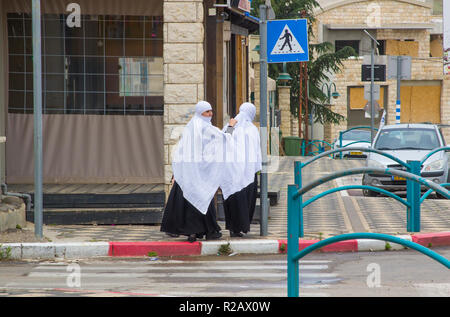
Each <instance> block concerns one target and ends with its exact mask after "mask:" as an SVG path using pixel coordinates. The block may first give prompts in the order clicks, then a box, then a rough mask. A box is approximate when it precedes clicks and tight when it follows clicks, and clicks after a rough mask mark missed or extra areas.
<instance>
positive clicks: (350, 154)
mask: <svg viewBox="0 0 450 317" xmlns="http://www.w3.org/2000/svg"><path fill="white" fill-rule="evenodd" d="M370 138H371V134H370V130H362V129H361V130H351V131H347V132H345V133H343V134H342V144H341V141H340V140H339V138H337V139H336V140H334V146H333V149H334V150H337V149H339V148H345V149H348V151H342V152H341V153H336V154H334V157H335V158H339V157H341V156H342V157H343V158H344V157H347V158H365V157H366V155H367V154H366V153H365V152H360V151H357V150H353V148H358V147H359V148H361V147H362V148H368V147H370Z"/></svg>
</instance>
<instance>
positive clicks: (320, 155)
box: [302, 147, 410, 169]
mask: <svg viewBox="0 0 450 317" xmlns="http://www.w3.org/2000/svg"><path fill="white" fill-rule="evenodd" d="M352 149H353V150H356V151H361V152H371V153H376V154H379V155H382V156H385V157H387V158H389V159H391V160H393V161H394V162H396V163H398V164H400V165H402V166H404V167H406V168H407V169H409V167H410V166H409V165H408V164H407V163H405V162H403V161H402V160H400V159H399V158H398V157H395V156H393V155H391V154H388V153H385V152H383V151H380V150H375V149H373V148H364V147H355V148H352ZM343 151H348V149H345V148H342V149H336V150H330V151H326V152H323V153H320V154H319V155H316V156H314V157H312V158H310V159H309V160H307V161H306V162H305V163H302V167H305V166H307V165H309V164H311V163H313V162H314V161H317V160H318V159H320V158H322V157H326V156H329V155H332V154H334V153H339V152H343Z"/></svg>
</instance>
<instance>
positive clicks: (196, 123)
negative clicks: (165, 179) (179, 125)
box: [172, 101, 233, 214]
mask: <svg viewBox="0 0 450 317" xmlns="http://www.w3.org/2000/svg"><path fill="white" fill-rule="evenodd" d="M207 110H212V107H211V105H210V104H209V103H208V102H206V101H200V102H199V103H198V104H197V105H196V106H195V115H194V117H193V118H192V119H191V120H190V121H189V123H188V124H187V125H186V127H185V129H184V131H183V134H182V136H181V139H180V141H179V142H178V144H177V147H176V149H175V151H174V153H173V156H172V169H173V175H174V179H175V181H176V182H177V184H178V185H179V186H180V188H181V190H182V191H183V196H184V198H185V199H186V200H188V201H189V202H190V203H191V204H192V205H193V206H194V207H195V208H197V209H198V210H199V211H200V212H201V213H203V214H206V212H207V211H208V207H209V205H210V203H211V200H212V199H213V198H214V194H215V193H216V191H217V189H218V188H219V185H220V183H221V182H222V179H223V178H224V171H225V169H224V161H225V159H226V157H227V156H226V155H225V153H226V154H227V155H228V153H232V152H233V144H232V143H233V141H232V137H231V136H230V135H229V134H226V133H223V132H222V131H220V130H219V129H218V128H216V127H214V126H213V125H212V124H211V118H208V117H204V116H202V113H203V112H204V111H207Z"/></svg>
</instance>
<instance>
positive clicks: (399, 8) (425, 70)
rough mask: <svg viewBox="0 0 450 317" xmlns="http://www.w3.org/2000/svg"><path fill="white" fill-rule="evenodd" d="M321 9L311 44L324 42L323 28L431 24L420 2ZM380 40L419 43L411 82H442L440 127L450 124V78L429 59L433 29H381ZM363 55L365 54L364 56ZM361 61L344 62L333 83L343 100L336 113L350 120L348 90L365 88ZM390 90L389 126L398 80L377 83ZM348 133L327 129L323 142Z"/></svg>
mask: <svg viewBox="0 0 450 317" xmlns="http://www.w3.org/2000/svg"><path fill="white" fill-rule="evenodd" d="M321 3H322V9H323V10H322V9H318V10H317V11H316V13H315V14H316V19H317V21H316V23H315V25H313V30H314V33H315V36H314V37H312V38H311V39H310V42H311V43H317V42H319V41H320V40H321V36H320V34H321V29H320V28H323V27H324V25H330V24H333V25H346V26H348V25H353V26H364V25H368V24H369V23H376V24H378V25H379V26H387V25H400V24H414V25H418V24H424V23H431V22H432V19H433V18H434V17H433V16H432V10H431V7H430V5H429V4H427V3H425V2H424V3H420V2H418V1H408V0H404V1H394V0H377V1H351V0H347V1H340V2H334V3H333V4H327V3H326V2H325V1H321ZM376 36H377V39H380V40H390V39H395V40H407V39H412V40H415V41H417V42H419V54H418V57H416V58H413V61H412V70H411V73H412V79H411V80H438V81H441V82H442V86H441V87H442V90H441V123H442V124H450V76H443V62H442V59H441V58H430V29H427V28H421V29H378V30H377V32H376ZM361 55H364V53H361ZM361 65H362V58H356V59H355V58H351V59H348V60H346V61H344V64H343V67H342V71H341V72H339V73H337V74H335V79H334V82H335V84H336V88H337V91H338V92H339V93H340V95H341V96H340V97H339V98H338V99H337V100H336V102H335V105H334V106H333V110H334V111H335V112H337V113H339V114H341V115H344V116H347V102H348V91H347V87H349V86H363V85H364V82H361ZM377 84H380V85H387V86H388V97H387V104H388V123H395V103H396V97H397V96H396V80H388V81H386V82H377ZM345 129H347V122H345V121H344V122H342V123H341V124H340V125H329V126H325V127H324V138H325V140H326V141H332V140H333V139H334V138H336V137H337V135H338V132H339V131H340V130H345ZM442 131H443V134H444V137H445V138H446V140H447V142H450V128H444V129H443V130H442Z"/></svg>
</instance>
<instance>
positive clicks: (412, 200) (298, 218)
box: [288, 147, 450, 296]
mask: <svg viewBox="0 0 450 317" xmlns="http://www.w3.org/2000/svg"><path fill="white" fill-rule="evenodd" d="M344 150H345V149H337V150H332V151H328V152H324V153H321V154H319V155H318V156H315V157H313V158H311V159H309V160H308V161H306V162H305V163H302V162H295V165H294V178H295V185H288V295H289V296H298V290H299V275H298V274H299V272H298V260H299V259H300V258H301V257H303V256H305V255H306V254H308V253H310V252H312V251H314V250H316V249H318V248H320V247H323V246H325V245H328V244H331V243H334V242H337V241H342V240H348V239H354V238H356V237H358V238H362V239H365V238H369V239H379V240H386V241H391V242H394V243H398V244H402V245H404V246H406V247H410V248H412V249H415V250H417V251H420V252H422V253H424V254H426V255H428V256H430V257H431V258H433V259H435V260H436V261H438V262H440V263H442V264H444V265H445V266H446V267H447V268H450V262H449V260H447V259H445V258H444V257H442V256H440V255H439V254H437V253H436V252H433V251H431V250H429V249H427V248H425V247H423V246H420V245H418V244H416V243H413V242H410V241H407V240H404V239H400V238H397V237H393V236H389V235H383V234H375V233H357V234H356V233H355V234H345V235H340V236H336V237H332V238H329V239H326V240H323V241H320V242H318V243H315V244H313V245H312V246H310V247H308V248H306V249H304V250H302V251H300V252H299V251H298V250H299V238H300V237H303V208H304V207H306V206H308V205H309V204H311V203H313V202H314V201H316V200H318V199H319V198H321V197H324V196H326V195H328V194H331V193H334V192H337V191H340V190H346V189H356V188H358V189H368V190H372V191H375V192H379V193H383V194H385V195H387V196H389V197H391V198H394V199H395V200H397V201H399V202H400V203H402V204H403V205H405V206H406V208H407V230H408V231H410V232H411V231H416V232H417V231H420V204H421V203H422V202H423V200H424V199H425V198H426V197H427V196H428V195H429V194H430V193H431V192H433V191H434V192H436V193H439V194H440V195H442V196H444V197H445V198H447V199H450V191H448V190H447V189H445V186H450V184H443V186H441V185H439V184H436V183H434V182H432V181H429V180H427V179H426V178H424V177H422V176H421V175H420V172H421V166H422V164H423V162H425V161H426V160H427V159H428V158H429V157H431V155H433V154H434V153H436V152H438V151H442V150H450V148H446V147H445V148H440V149H436V150H434V151H432V152H430V153H429V154H428V155H427V156H426V157H424V159H423V160H422V161H408V163H405V162H403V161H402V160H400V159H398V158H396V157H394V156H392V155H390V154H387V153H384V152H381V151H378V150H374V149H372V148H360V150H361V151H364V152H373V153H377V154H380V155H383V156H385V157H388V158H390V159H391V160H393V161H395V162H397V163H399V164H400V165H402V166H404V167H406V169H407V170H408V172H405V171H401V170H397V169H392V168H376V167H359V168H353V169H349V170H345V171H339V172H334V173H331V174H329V175H326V176H323V177H321V178H319V179H317V180H315V181H312V182H311V183H309V184H307V185H306V186H302V168H303V167H305V166H307V165H309V164H311V163H312V162H315V161H316V160H318V159H320V158H322V157H325V156H328V155H329V154H332V153H338V152H342V151H344ZM366 173H375V174H383V175H392V176H400V177H403V178H405V179H406V180H407V200H404V199H402V198H401V197H399V196H397V195H395V194H393V193H390V192H388V191H385V190H383V189H381V188H377V187H374V186H367V185H350V186H341V187H338V188H334V189H330V190H327V191H325V192H322V193H320V194H318V195H316V196H314V197H312V198H310V199H309V200H307V201H306V202H303V195H304V194H305V193H307V192H308V191H310V190H312V189H313V188H315V187H317V186H320V185H322V184H324V183H326V182H328V181H331V180H334V179H337V178H340V177H344V176H349V175H355V174H366ZM421 185H422V186H425V187H427V188H429V190H428V191H427V192H426V193H425V194H424V195H423V196H422V197H421V196H420V195H421Z"/></svg>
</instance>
